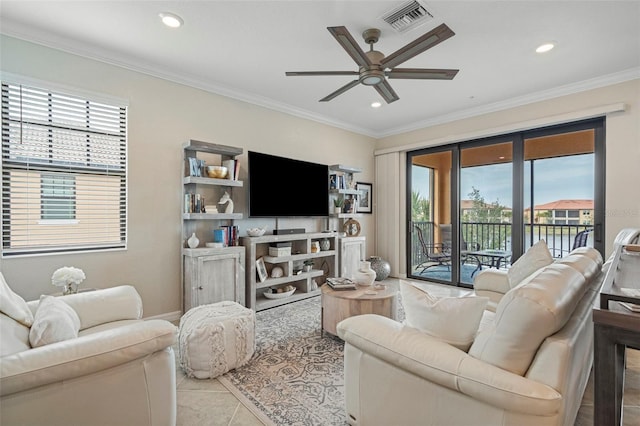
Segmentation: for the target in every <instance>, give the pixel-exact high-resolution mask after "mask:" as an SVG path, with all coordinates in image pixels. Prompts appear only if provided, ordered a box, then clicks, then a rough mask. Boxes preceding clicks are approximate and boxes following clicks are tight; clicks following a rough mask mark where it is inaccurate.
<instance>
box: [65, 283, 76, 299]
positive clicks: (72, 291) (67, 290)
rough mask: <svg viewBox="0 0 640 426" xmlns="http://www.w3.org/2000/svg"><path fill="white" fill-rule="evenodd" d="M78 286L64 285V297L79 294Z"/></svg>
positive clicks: (72, 284)
mask: <svg viewBox="0 0 640 426" xmlns="http://www.w3.org/2000/svg"><path fill="white" fill-rule="evenodd" d="M78 287H79V285H78V284H74V283H71V282H68V283H66V284H65V285H64V287H63V288H62V294H63V295H65V296H66V295H67V294H76V293H77V292H78Z"/></svg>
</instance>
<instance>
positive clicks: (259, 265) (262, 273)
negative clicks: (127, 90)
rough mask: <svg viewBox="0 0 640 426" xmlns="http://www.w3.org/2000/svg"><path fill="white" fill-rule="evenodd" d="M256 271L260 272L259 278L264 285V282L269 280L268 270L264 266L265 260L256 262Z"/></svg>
mask: <svg viewBox="0 0 640 426" xmlns="http://www.w3.org/2000/svg"><path fill="white" fill-rule="evenodd" d="M256 271H257V272H258V278H260V282H261V283H263V282H264V280H266V279H267V268H266V266H265V265H264V260H263V259H262V258H260V259H258V260H256Z"/></svg>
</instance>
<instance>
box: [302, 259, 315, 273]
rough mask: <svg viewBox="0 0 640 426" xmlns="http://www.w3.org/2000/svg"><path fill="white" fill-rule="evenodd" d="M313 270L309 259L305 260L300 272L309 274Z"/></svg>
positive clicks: (311, 261)
mask: <svg viewBox="0 0 640 426" xmlns="http://www.w3.org/2000/svg"><path fill="white" fill-rule="evenodd" d="M312 268H313V260H311V259H307V260H305V261H304V267H303V268H302V270H303V271H304V272H309V271H311V269H312Z"/></svg>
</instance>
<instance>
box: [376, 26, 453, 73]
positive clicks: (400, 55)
mask: <svg viewBox="0 0 640 426" xmlns="http://www.w3.org/2000/svg"><path fill="white" fill-rule="evenodd" d="M454 35H455V33H454V32H453V31H452V30H451V28H449V27H448V26H447V25H446V24H442V25H440V26H438V27H436V28H434V29H433V30H431V31H429V32H428V33H426V34H425V35H423V36H422V37H419V38H417V39H416V40H414V41H412V42H411V43H409V44H407V45H406V46H405V47H403V48H400V49H398V50H397V51H395V52H393V53H392V54H391V55H389V56H387V57H386V58H384V59H383V60H382V61H380V65H382V66H383V68H395V67H396V66H398V65H400V64H401V63H403V62H405V61H407V60H409V59H411V58H413V57H414V56H416V55H418V54H420V53H422V52H424V51H425V50H427V49H429V48H431V47H433V46H435V45H436V44H438V43H440V42H442V41H445V40H446V39H448V38H449V37H452V36H454Z"/></svg>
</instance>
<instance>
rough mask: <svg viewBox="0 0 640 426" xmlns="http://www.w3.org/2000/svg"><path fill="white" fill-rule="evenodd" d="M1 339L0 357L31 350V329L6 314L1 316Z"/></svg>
mask: <svg viewBox="0 0 640 426" xmlns="http://www.w3.org/2000/svg"><path fill="white" fill-rule="evenodd" d="M0 338H2V343H1V344H0V357H4V356H7V355H11V354H15V353H18V352H22V351H26V350H29V349H31V346H29V327H27V326H26V325H24V324H21V323H19V322H18V321H16V320H14V319H13V318H11V317H8V316H6V315H4V314H0Z"/></svg>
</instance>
